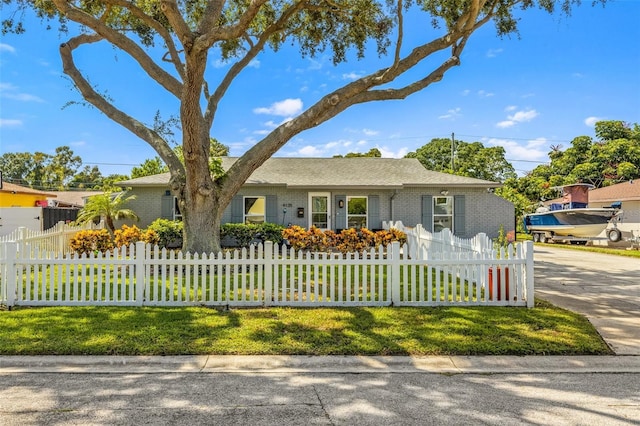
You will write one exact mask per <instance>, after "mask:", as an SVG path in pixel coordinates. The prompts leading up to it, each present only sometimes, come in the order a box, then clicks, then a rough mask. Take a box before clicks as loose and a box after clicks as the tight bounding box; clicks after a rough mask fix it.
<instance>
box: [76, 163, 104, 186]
mask: <svg viewBox="0 0 640 426" xmlns="http://www.w3.org/2000/svg"><path fill="white" fill-rule="evenodd" d="M103 180H104V178H103V177H102V173H101V172H100V169H99V168H98V166H93V167H90V166H84V168H83V169H82V170H80V171H79V172H77V173H76V174H74V175H73V178H72V179H71V182H70V183H69V188H74V189H98V188H100V187H101V185H102V181H103Z"/></svg>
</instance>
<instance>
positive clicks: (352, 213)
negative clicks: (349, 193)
mask: <svg viewBox="0 0 640 426" xmlns="http://www.w3.org/2000/svg"><path fill="white" fill-rule="evenodd" d="M347 227H348V228H356V229H360V228H366V227H367V197H347Z"/></svg>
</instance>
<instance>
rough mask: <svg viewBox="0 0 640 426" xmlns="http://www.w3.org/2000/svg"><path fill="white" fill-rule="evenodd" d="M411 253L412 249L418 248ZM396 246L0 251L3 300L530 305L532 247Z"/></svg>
mask: <svg viewBox="0 0 640 426" xmlns="http://www.w3.org/2000/svg"><path fill="white" fill-rule="evenodd" d="M413 252H415V251H413ZM411 253H412V249H411V248H410V247H409V245H404V246H403V247H401V246H400V244H399V243H397V242H396V243H392V244H391V245H390V246H388V247H387V248H386V249H384V248H379V249H378V250H371V251H368V252H364V253H348V254H342V253H310V252H302V251H294V250H292V249H289V248H287V247H286V246H282V247H279V246H274V245H273V243H271V242H266V243H265V244H264V245H257V246H251V247H250V248H249V249H247V248H243V249H242V250H234V251H227V252H224V253H218V254H209V255H206V254H202V255H190V254H183V253H181V252H177V253H176V252H173V251H167V250H166V249H162V250H159V249H158V247H157V246H155V247H152V246H150V245H145V244H144V243H142V242H139V243H136V244H135V245H131V246H130V247H128V248H126V247H123V248H121V249H120V250H119V251H115V252H113V253H106V254H102V253H98V254H97V255H94V254H91V255H90V256H86V255H83V256H80V257H78V256H77V255H75V254H65V255H60V253H58V252H53V251H46V250H41V249H39V248H33V247H31V246H30V245H29V244H27V245H26V249H25V250H18V245H17V243H3V244H0V276H1V280H0V303H2V304H4V305H6V306H8V307H12V306H77V305H129V306H143V305H144V306H150V305H154V306H184V305H206V306H234V307H239V306H247V307H249V306H391V305H393V306H441V305H446V306H452V305H465V306H469V305H491V306H506V305H509V306H527V307H532V306H533V302H534V300H533V244H532V243H531V242H525V243H522V244H518V245H517V246H510V247H508V248H507V249H506V250H502V251H501V252H500V254H499V255H498V256H495V257H494V258H489V256H488V255H487V254H483V253H480V252H474V251H468V252H462V251H458V252H442V253H440V254H439V255H438V256H437V257H436V256H429V258H428V259H425V258H422V256H416V257H414V256H412V255H411Z"/></svg>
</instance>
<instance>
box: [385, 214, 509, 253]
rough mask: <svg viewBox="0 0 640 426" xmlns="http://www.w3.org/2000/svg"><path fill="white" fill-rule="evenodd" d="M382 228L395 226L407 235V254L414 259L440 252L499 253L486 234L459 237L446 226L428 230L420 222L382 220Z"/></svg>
mask: <svg viewBox="0 0 640 426" xmlns="http://www.w3.org/2000/svg"><path fill="white" fill-rule="evenodd" d="M382 226H383V228H384V229H387V230H388V229H391V228H395V229H397V230H399V231H402V232H404V233H405V234H406V236H407V243H408V245H409V252H410V253H409V254H410V256H411V257H412V258H414V259H429V258H437V257H438V256H440V255H441V254H442V253H479V254H480V255H482V256H484V257H485V258H495V257H496V256H499V255H500V253H499V252H498V251H497V250H496V247H495V246H494V244H493V241H492V240H491V238H489V236H488V235H487V234H484V233H480V234H477V235H476V236H475V237H473V238H460V237H457V236H455V235H453V233H452V232H451V230H449V229H448V228H445V229H443V230H442V231H440V232H429V231H427V230H426V229H424V227H423V226H422V225H421V224H418V225H416V226H415V227H406V226H404V225H403V224H402V222H401V221H395V222H382Z"/></svg>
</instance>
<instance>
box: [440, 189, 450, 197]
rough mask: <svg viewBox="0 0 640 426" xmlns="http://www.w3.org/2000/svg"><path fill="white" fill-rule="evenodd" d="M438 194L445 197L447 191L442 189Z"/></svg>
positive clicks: (447, 193)
mask: <svg viewBox="0 0 640 426" xmlns="http://www.w3.org/2000/svg"><path fill="white" fill-rule="evenodd" d="M440 195H444V196H445V197H446V196H447V195H449V191H447V190H446V189H443V190H442V191H440Z"/></svg>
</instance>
